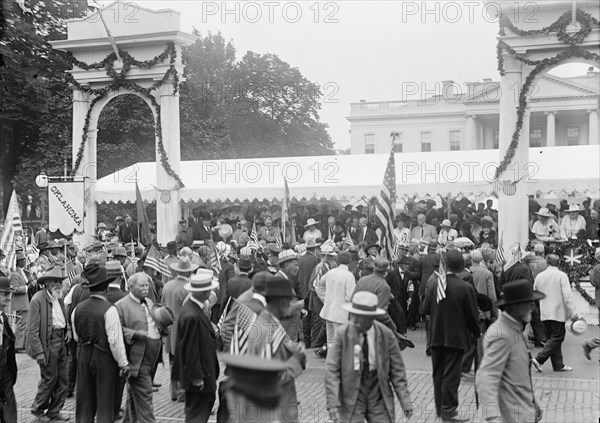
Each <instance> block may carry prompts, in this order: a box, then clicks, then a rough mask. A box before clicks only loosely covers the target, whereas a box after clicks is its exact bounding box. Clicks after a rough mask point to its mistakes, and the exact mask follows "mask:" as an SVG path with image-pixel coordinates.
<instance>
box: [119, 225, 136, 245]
mask: <svg viewBox="0 0 600 423" xmlns="http://www.w3.org/2000/svg"><path fill="white" fill-rule="evenodd" d="M119 241H121V242H131V241H137V228H136V226H135V225H134V224H133V222H132V223H130V224H129V226H127V223H123V224H121V226H119Z"/></svg>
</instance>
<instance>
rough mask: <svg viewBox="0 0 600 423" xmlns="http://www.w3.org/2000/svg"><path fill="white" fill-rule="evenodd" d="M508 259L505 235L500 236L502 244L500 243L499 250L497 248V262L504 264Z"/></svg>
mask: <svg viewBox="0 0 600 423" xmlns="http://www.w3.org/2000/svg"><path fill="white" fill-rule="evenodd" d="M504 260H506V258H505V257H504V234H503V235H501V236H500V242H498V248H496V262H498V263H504Z"/></svg>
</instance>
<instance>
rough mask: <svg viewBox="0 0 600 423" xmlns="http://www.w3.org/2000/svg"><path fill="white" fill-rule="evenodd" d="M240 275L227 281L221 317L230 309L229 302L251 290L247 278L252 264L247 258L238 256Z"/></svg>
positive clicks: (248, 278) (249, 281) (250, 284)
mask: <svg viewBox="0 0 600 423" xmlns="http://www.w3.org/2000/svg"><path fill="white" fill-rule="evenodd" d="M238 268H239V269H240V273H239V274H238V275H236V276H234V277H233V278H231V279H230V280H229V282H228V283H227V292H226V293H225V297H224V301H223V304H222V310H221V315H222V314H223V313H225V315H227V313H228V312H229V310H230V309H231V300H232V299H237V298H238V297H239V296H240V295H242V294H243V293H244V292H246V291H247V290H249V289H250V288H252V279H250V277H249V276H248V275H249V274H250V273H252V269H253V266H252V262H251V261H250V257H249V256H240V258H239V261H238Z"/></svg>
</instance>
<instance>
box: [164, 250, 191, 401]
mask: <svg viewBox="0 0 600 423" xmlns="http://www.w3.org/2000/svg"><path fill="white" fill-rule="evenodd" d="M170 267H171V270H172V271H173V272H175V273H176V274H177V277H175V278H174V279H172V280H170V281H168V282H167V283H166V285H165V287H164V288H163V294H162V299H163V303H164V304H165V305H166V306H167V307H169V308H170V309H171V310H172V311H173V314H174V316H175V326H174V327H173V328H172V329H171V332H170V333H169V335H168V336H167V337H166V339H165V350H166V351H167V354H168V355H169V364H170V365H171V367H172V366H173V354H174V352H175V339H176V329H177V319H178V318H179V314H180V312H181V307H182V306H183V300H185V298H186V297H187V295H188V291H187V290H186V289H185V285H186V284H187V283H188V282H189V281H190V276H192V273H193V272H195V271H196V269H198V265H196V264H194V263H192V262H191V261H190V259H189V257H181V258H180V259H179V260H178V261H177V262H175V263H171V265H170ZM171 400H172V401H177V400H178V401H179V402H183V401H184V392H183V390H181V389H180V388H179V386H178V384H177V382H175V381H173V380H172V379H171Z"/></svg>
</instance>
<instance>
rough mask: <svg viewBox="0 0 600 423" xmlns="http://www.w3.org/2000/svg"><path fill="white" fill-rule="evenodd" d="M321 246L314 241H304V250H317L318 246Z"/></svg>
mask: <svg viewBox="0 0 600 423" xmlns="http://www.w3.org/2000/svg"><path fill="white" fill-rule="evenodd" d="M320 245H321V244H320V243H319V242H317V241H315V240H314V239H309V240H308V241H306V249H307V250H308V249H310V248H317V247H318V246H320Z"/></svg>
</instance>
